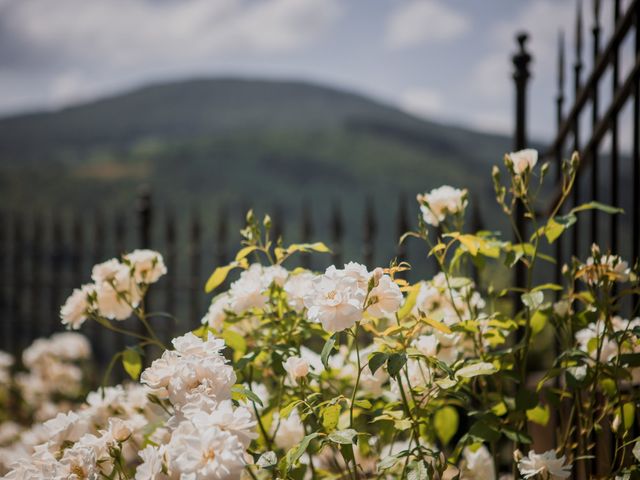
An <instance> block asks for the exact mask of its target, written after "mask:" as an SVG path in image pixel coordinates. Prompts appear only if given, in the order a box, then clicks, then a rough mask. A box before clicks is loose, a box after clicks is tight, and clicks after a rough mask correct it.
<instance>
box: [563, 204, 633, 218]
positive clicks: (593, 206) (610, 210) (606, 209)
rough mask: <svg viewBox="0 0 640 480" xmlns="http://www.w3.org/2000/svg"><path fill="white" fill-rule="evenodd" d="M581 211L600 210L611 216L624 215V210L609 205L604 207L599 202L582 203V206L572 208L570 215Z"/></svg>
mask: <svg viewBox="0 0 640 480" xmlns="http://www.w3.org/2000/svg"><path fill="white" fill-rule="evenodd" d="M583 210H600V211H602V212H605V213H609V214H612V215H613V214H616V213H624V210H623V209H622V208H618V207H612V206H611V205H605V204H604V203H600V202H587V203H583V204H582V205H579V206H577V207H574V208H572V209H571V212H570V213H576V212H582V211H583Z"/></svg>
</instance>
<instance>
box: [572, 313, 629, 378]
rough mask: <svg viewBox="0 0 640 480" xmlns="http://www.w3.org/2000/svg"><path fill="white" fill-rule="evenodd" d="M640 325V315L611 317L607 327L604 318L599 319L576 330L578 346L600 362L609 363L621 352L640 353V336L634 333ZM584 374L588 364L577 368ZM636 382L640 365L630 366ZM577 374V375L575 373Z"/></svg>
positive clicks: (580, 373) (578, 371) (579, 372)
mask: <svg viewBox="0 0 640 480" xmlns="http://www.w3.org/2000/svg"><path fill="white" fill-rule="evenodd" d="M638 327H640V317H638V318H634V319H633V320H628V319H625V318H622V317H620V316H615V317H613V318H612V319H611V322H610V325H609V326H608V327H607V325H606V324H605V322H604V320H598V321H597V322H596V323H592V324H590V325H588V326H587V327H585V328H583V329H581V330H578V331H577V332H576V335H575V336H576V342H577V344H578V348H580V350H582V351H583V352H586V353H588V354H589V356H590V357H591V358H592V359H593V360H595V361H599V362H605V363H609V362H611V361H613V360H614V359H615V358H616V357H617V356H618V355H619V354H621V353H622V354H625V353H640V338H639V337H638V336H637V335H636V334H635V333H634V330H635V329H636V328H638ZM576 372H577V373H578V374H579V375H580V376H583V375H584V374H586V366H584V368H582V369H579V370H576ZM630 373H631V376H632V380H633V383H634V384H639V383H640V367H632V368H630ZM574 376H575V375H574Z"/></svg>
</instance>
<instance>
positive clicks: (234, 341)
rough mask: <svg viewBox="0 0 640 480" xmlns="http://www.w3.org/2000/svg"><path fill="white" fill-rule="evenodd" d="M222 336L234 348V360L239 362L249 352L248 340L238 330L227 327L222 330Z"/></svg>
mask: <svg viewBox="0 0 640 480" xmlns="http://www.w3.org/2000/svg"><path fill="white" fill-rule="evenodd" d="M222 338H223V339H224V343H226V344H227V346H228V347H231V348H233V359H234V361H236V362H237V361H238V360H240V358H242V356H243V355H244V354H245V353H247V341H246V340H245V339H244V337H243V336H242V335H240V334H239V333H238V332H235V331H233V330H230V329H228V328H227V329H225V330H224V332H222Z"/></svg>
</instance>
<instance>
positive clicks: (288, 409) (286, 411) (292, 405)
mask: <svg viewBox="0 0 640 480" xmlns="http://www.w3.org/2000/svg"><path fill="white" fill-rule="evenodd" d="M301 403H302V400H294V401H293V402H291V403H290V404H289V405H287V406H285V407H283V408H281V409H280V418H288V417H289V415H291V412H292V411H293V409H294V408H296V407H297V406H298V405H299V404H301Z"/></svg>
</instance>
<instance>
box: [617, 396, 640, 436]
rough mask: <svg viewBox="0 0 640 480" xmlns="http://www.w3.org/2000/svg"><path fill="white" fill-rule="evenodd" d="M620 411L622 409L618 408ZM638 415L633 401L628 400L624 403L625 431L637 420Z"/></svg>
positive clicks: (623, 420)
mask: <svg viewBox="0 0 640 480" xmlns="http://www.w3.org/2000/svg"><path fill="white" fill-rule="evenodd" d="M618 413H620V409H619V408H618ZM635 415H636V406H635V405H634V404H633V402H627V403H625V404H624V405H622V425H623V426H624V429H625V431H627V430H629V429H630V428H631V427H632V426H633V424H634V420H635Z"/></svg>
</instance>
